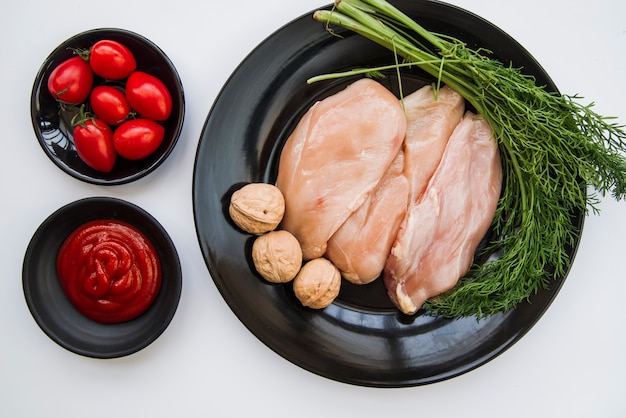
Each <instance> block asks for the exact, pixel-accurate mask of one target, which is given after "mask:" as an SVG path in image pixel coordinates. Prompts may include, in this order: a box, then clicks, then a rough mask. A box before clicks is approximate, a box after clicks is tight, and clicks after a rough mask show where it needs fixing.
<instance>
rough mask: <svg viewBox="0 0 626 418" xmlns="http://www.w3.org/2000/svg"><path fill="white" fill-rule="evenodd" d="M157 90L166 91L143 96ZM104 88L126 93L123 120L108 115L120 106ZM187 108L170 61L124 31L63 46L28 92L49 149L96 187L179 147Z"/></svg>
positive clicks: (151, 166)
mask: <svg viewBox="0 0 626 418" xmlns="http://www.w3.org/2000/svg"><path fill="white" fill-rule="evenodd" d="M96 45H98V46H100V49H99V50H97V49H96V47H95V46H96ZM115 45H122V46H123V47H125V49H126V53H130V58H132V60H131V61H134V62H133V63H131V64H133V65H131V64H128V62H125V63H119V61H116V60H119V55H120V54H119V51H115V50H114V46H115ZM112 48H113V49H112ZM122 52H123V51H122ZM115 53H118V56H117V57H116V56H115ZM107 54H109V55H110V56H109V57H108V58H110V60H109V61H108V62H107ZM81 60H82V63H81ZM127 61H128V60H127ZM84 64H86V65H87V67H85V65H84ZM64 66H65V67H64ZM59 67H61V68H59ZM58 68H59V69H58ZM55 69H58V70H56V71H55ZM72 77H73V78H72ZM90 77H91V79H90ZM68 80H70V81H68ZM151 83H153V84H151ZM155 86H156V87H155ZM142 87H145V88H144V89H143V90H142ZM155 90H156V91H162V92H164V93H163V95H162V96H159V95H157V96H151V95H150V94H151V93H148V94H146V92H150V91H155ZM106 91H108V92H113V93H115V92H118V93H119V94H118V95H119V96H121V98H122V100H124V99H125V103H126V106H129V108H128V109H127V110H128V113H127V114H125V115H124V116H123V117H122V119H120V120H114V121H110V117H111V115H110V113H116V112H119V111H120V110H119V109H118V107H119V106H114V104H112V103H111V101H110V100H111V99H110V96H107V95H106V94H104V93H105V92H106ZM142 92H143V93H142ZM92 95H93V96H94V98H92V97H91V96H92ZM115 97H116V96H115ZM98 98H100V106H98ZM102 98H104V99H102ZM106 98H109V99H108V100H109V102H107V99H106ZM166 99H167V100H166ZM94 100H95V102H94ZM164 102H167V103H165V104H164ZM130 103H132V106H130ZM107 104H108V106H109V108H108V109H107ZM118 105H119V103H118ZM164 106H167V109H166V110H163V109H164ZM102 108H104V110H102ZM155 109H156V110H155ZM102 112H104V113H102ZM107 113H109V115H107ZM184 113H185V101H184V93H183V86H182V82H181V80H180V77H179V75H178V72H177V71H176V68H175V67H174V65H173V63H172V62H171V60H170V59H169V58H168V57H167V55H166V54H165V53H164V52H163V51H162V50H161V49H160V48H159V47H158V46H157V45H155V44H154V43H153V42H152V41H150V40H148V39H147V38H145V37H143V36H141V35H138V34H136V33H134V32H131V31H128V30H124V29H114V28H106V29H93V30H89V31H86V32H82V33H80V34H77V35H75V36H73V37H71V38H69V39H68V40H66V41H65V42H63V43H62V44H60V45H59V46H58V47H57V48H56V49H54V51H52V53H51V54H50V55H49V56H48V57H47V58H46V60H45V61H44V63H43V65H42V66H41V68H40V69H39V72H38V73H37V76H36V78H35V82H34V85H33V90H32V95H31V119H32V123H33V128H34V130H35V134H36V135H37V138H38V140H39V144H40V145H41V147H42V148H43V150H44V152H45V153H46V155H47V156H48V157H49V158H50V160H52V162H54V163H55V164H56V165H57V166H58V167H59V168H60V169H61V170H63V171H64V172H66V173H67V174H69V175H71V176H73V177H75V178H77V179H79V180H82V181H85V182H88V183H92V184H98V185H117V184H124V183H129V182H131V181H134V180H137V179H139V178H141V177H144V176H145V175H147V174H149V173H150V172H152V171H154V170H155V169H156V168H157V167H158V166H159V165H161V163H163V161H164V160H165V159H166V158H167V157H168V156H169V154H170V153H171V152H172V150H173V148H174V146H175V145H176V143H177V141H178V138H179V136H180V132H181V130H182V125H183V120H184ZM107 116H108V117H109V121H107V122H104V120H106V119H107ZM105 125H106V126H105ZM122 126H123V128H122ZM114 144H115V146H114ZM77 148H78V149H77Z"/></svg>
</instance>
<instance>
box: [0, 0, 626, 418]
mask: <svg viewBox="0 0 626 418" xmlns="http://www.w3.org/2000/svg"><path fill="white" fill-rule="evenodd" d="M452 2H453V3H455V4H458V5H460V6H462V7H464V8H465V9H468V10H470V11H472V12H474V13H476V14H479V15H481V16H483V17H485V18H486V19H488V20H490V21H491V22H493V23H495V24H496V25H498V26H499V27H501V28H502V29H504V30H505V31H506V32H508V33H509V34H510V35H512V36H513V37H514V38H516V39H517V40H518V41H519V42H520V43H521V44H522V45H524V46H525V47H526V48H527V49H528V50H529V51H530V52H531V53H532V54H533V55H534V56H535V58H537V60H538V61H539V62H540V63H541V64H542V65H543V66H544V68H545V69H546V70H547V72H548V73H549V74H550V75H551V77H552V78H553V79H554V81H555V82H556V84H557V86H559V88H560V90H561V91H562V92H565V93H569V94H574V93H579V94H581V95H583V96H584V97H585V98H586V101H589V102H591V101H595V102H596V103H597V110H598V111H600V113H603V114H607V115H615V116H618V117H619V121H620V122H621V123H626V106H625V105H624V93H626V77H625V74H626V23H625V22H626V21H625V20H624V16H625V15H626V7H625V6H624V5H625V4H626V3H624V2H623V1H621V0H599V1H594V2H586V1H585V2H583V1H578V0H576V1H570V2H561V1H556V0H542V1H538V0H526V1H522V2H506V1H502V2H495V1H493V0H467V1H460V0H454V1H452ZM324 4H326V2H324V1H323V0H322V1H320V0H298V1H290V0H265V1H258V0H240V1H219V2H218V1H206V2H200V1H186V0H179V1H176V2H171V1H157V0H151V1H147V0H143V1H128V0H125V1H117V0H109V1H106V2H104V3H95V2H87V1H69V0H54V1H43V0H40V1H29V0H21V1H11V2H10V3H9V4H8V5H7V4H4V5H3V10H2V13H1V14H0V35H1V38H2V42H1V43H0V56H1V57H2V64H1V65H0V80H2V81H3V82H2V93H3V98H2V100H1V104H0V106H1V111H0V115H1V118H2V124H1V126H2V147H1V148H0V149H1V150H2V152H1V153H0V170H1V171H0V182H1V185H2V186H1V187H2V198H1V199H2V209H1V210H2V213H1V215H2V216H0V231H1V232H2V237H1V239H0V246H1V247H0V248H1V250H0V257H1V258H0V260H1V262H0V268H1V269H2V270H1V273H0V340H1V341H2V343H1V344H0V416H2V417H7V418H9V417H11V418H17V417H44V416H45V417H66V418H68V417H87V416H89V417H111V416H118V417H131V416H132V417H166V416H176V417H200V416H203V417H204V416H214V417H220V416H246V415H247V416H262V417H265V416H272V417H288V416H289V417H313V416H316V417H317V416H319V417H326V416H329V417H334V416H354V417H361V416H366V417H370V416H371V417H381V416H384V417H394V416H431V417H441V416H443V417H447V416H465V417H467V416H470V417H473V416H481V417H504V416H506V417H522V416H541V417H544V416H545V417H594V416H596V417H624V416H626V398H625V397H624V394H625V393H626V377H625V376H626V355H625V354H626V325H624V321H623V318H624V310H623V306H624V300H625V295H626V244H625V243H624V236H626V210H625V209H626V204H625V203H623V202H621V203H617V202H615V201H613V200H612V198H606V199H605V200H604V201H603V202H602V204H601V209H602V213H601V215H600V216H590V217H589V218H588V219H587V221H586V225H585V228H584V234H583V239H582V242H581V245H580V248H579V251H578V256H577V258H576V260H575V263H574V265H573V269H572V271H571V273H570V275H569V277H568V279H567V281H566V283H565V285H564V286H563V288H562V290H561V292H560V293H559V295H558V297H557V298H556V300H555V302H554V303H553V304H552V306H551V307H550V309H549V310H548V311H547V313H546V314H545V315H544V316H543V318H542V319H541V320H540V321H539V323H538V324H537V325H536V326H535V327H534V328H532V330H531V331H530V332H529V333H528V334H527V335H526V336H525V337H524V338H523V339H522V340H521V341H520V342H519V343H517V344H516V345H514V346H513V347H512V348H510V349H509V350H508V351H506V352H505V353H504V354H502V355H501V356H499V357H498V358H496V359H494V360H493V361H491V362H489V363H488V364H486V365H484V366H482V367H480V368H479V369H477V370H475V371H472V372H470V373H468V374H465V375H463V376H460V377H457V378H454V379H452V380H448V381H445V382H441V383H438V384H434V385H429V386H423V387H415V388H406V389H392V390H389V389H371V388H362V387H356V386H350V385H345V384H341V383H336V382H334V381H330V380H327V379H325V378H322V377H319V376H316V375H314V374H311V373H309V372H306V371H304V370H302V369H300V368H298V367H296V366H294V365H292V364H291V363H289V362H287V361H286V360H284V359H282V358H281V357H280V356H278V355H277V354H275V353H273V352H272V351H271V350H269V349H268V348H266V347H265V346H264V345H263V344H262V343H260V342H259V341H258V340H257V339H256V338H255V337H254V336H253V335H252V334H250V333H249V332H248V331H247V330H246V329H245V328H244V326H243V325H241V323H240V322H239V321H238V320H237V319H236V317H235V316H234V315H233V314H232V312H231V311H230V310H229V308H228V307H227V306H226V304H225V303H224V301H223V299H222V298H221V296H220V295H219V293H218V291H217V289H216V287H215V286H214V284H213V282H212V280H211V278H210V276H209V273H208V271H207V268H206V266H205V263H204V260H203V258H202V255H201V253H200V249H199V246H198V243H197V240H196V235H195V227H194V222H193V216H192V200H191V182H192V169H193V161H194V156H195V151H196V146H197V143H198V139H199V136H200V132H201V129H202V126H203V123H204V120H205V118H206V116H207V114H208V111H209V109H210V107H211V105H212V103H213V101H214V99H215V97H216V95H217V93H218V91H219V90H220V88H221V86H222V85H223V84H224V82H225V81H226V80H227V78H228V76H229V75H230V74H231V72H232V71H233V70H234V69H235V67H236V66H237V65H238V64H239V63H240V61H241V60H242V59H243V58H244V57H245V56H246V55H247V54H248V53H249V52H250V51H251V50H252V49H253V48H254V47H255V46H256V45H257V44H258V43H259V42H260V41H261V40H263V39H264V38H265V37H266V36H268V35H270V34H271V33H272V32H274V31H275V30H277V29H278V28H280V27H281V26H282V25H284V24H286V23H288V22H289V21H291V20H292V19H294V18H296V17H299V16H300V15H302V14H304V13H308V12H309V11H311V10H313V9H315V8H317V7H320V6H322V5H324ZM98 27H119V28H125V29H129V30H132V31H135V32H138V33H140V34H142V35H144V36H146V37H148V38H149V39H151V40H152V41H154V42H155V43H156V44H158V45H159V46H160V47H161V48H162V49H163V50H164V51H165V52H166V53H167V54H168V55H169V56H170V58H171V59H172V61H173V62H174V64H175V65H176V67H177V68H178V71H179V73H180V76H181V78H182V80H183V84H184V88H185V94H186V109H187V110H186V118H185V125H184V129H183V132H182V136H181V138H180V141H179V143H178V145H177V147H176V149H175V150H174V152H173V154H172V155H171V156H170V157H169V159H168V160H167V161H166V162H165V164H164V165H162V166H161V167H159V169H157V171H155V172H154V173H152V174H151V175H149V176H148V177H147V178H144V179H142V180H140V181H137V182H135V183H131V184H128V185H123V186H116V187H99V186H93V185H89V184H86V183H82V182H80V181H77V180H74V179H73V178H71V177H69V176H68V175H66V174H64V173H63V172H62V171H61V170H59V169H58V168H57V167H56V166H55V165H53V164H52V163H51V162H50V161H49V160H48V158H47V157H46V156H45V154H44V153H43V152H42V150H41V148H40V146H39V144H38V143H37V141H36V139H35V136H34V134H33V129H32V126H31V122H30V115H29V100H30V92H31V88H32V83H33V79H34V77H35V74H36V73H37V70H38V69H39V66H40V65H41V63H42V62H43V60H44V59H45V57H46V56H47V55H48V54H49V53H50V52H51V51H52V49H54V48H55V47H56V46H57V45H58V44H59V43H61V42H62V41H64V40H65V39H67V38H69V37H70V36H72V35H74V34H76V33H79V32H82V31H84V30H87V29H92V28H98ZM96 195H104V196H115V197H119V198H122V199H126V200H128V201H130V202H133V203H135V204H138V205H139V206H141V207H143V208H144V209H146V210H147V211H149V212H150V213H152V215H153V216H155V217H156V218H157V219H158V220H159V221H160V222H161V223H162V224H163V225H164V227H165V228H166V229H167V231H168V232H169V234H170V235H171V237H172V239H173V240H174V242H175V244H176V246H177V248H178V251H179V253H180V257H181V262H182V269H183V274H184V287H183V292H182V298H181V300H180V305H179V308H178V311H177V314H176V316H175V317H174V320H173V321H172V323H171V325H170V326H169V328H168V329H167V330H166V331H165V333H164V334H163V335H162V336H161V337H160V338H159V339H158V340H157V341H155V342H154V343H153V344H152V345H150V346H149V347H147V348H146V349H144V350H142V351H140V352H139V353H136V354H134V355H131V356H128V357H124V358H120V359H114V360H95V359H90V358H85V357H81V356H78V355H75V354H72V353H70V352H69V351H66V350H64V349H63V348H61V347H60V346H58V345H57V344H55V343H54V342H53V341H52V340H50V339H49V338H48V337H47V336H46V335H45V334H44V333H43V332H42V331H41V330H40V329H39V328H38V327H37V325H36V323H35V322H34V321H33V319H32V317H31V315H30V313H29V311H28V308H27V306H26V303H25V302H24V297H23V293H22V284H21V269H22V258H23V255H24V251H25V249H26V246H27V245H28V242H29V240H30V238H31V236H32V234H33V233H34V231H35V230H36V229H37V227H38V226H39V224H40V223H41V222H42V221H43V220H44V219H45V218H46V217H47V216H48V215H49V214H51V213H52V212H53V211H55V210H56V209H58V208H59V207H61V206H63V205H65V204H66V203H69V202H71V201H74V200H76V199H79V198H83V197H87V196H96Z"/></svg>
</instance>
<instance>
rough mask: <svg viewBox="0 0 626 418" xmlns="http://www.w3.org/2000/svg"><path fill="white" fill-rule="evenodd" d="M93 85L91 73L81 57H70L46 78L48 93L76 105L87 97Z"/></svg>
mask: <svg viewBox="0 0 626 418" xmlns="http://www.w3.org/2000/svg"><path fill="white" fill-rule="evenodd" d="M92 84H93V72H92V71H91V68H90V67H89V64H87V62H86V61H85V60H84V59H82V58H81V57H78V56H76V57H72V58H69V59H67V60H65V61H63V62H62V63H61V64H59V65H57V66H56V67H55V68H54V70H52V72H51V73H50V77H48V91H49V92H50V94H52V96H53V97H54V98H55V99H57V100H60V101H62V102H65V103H69V104H78V103H80V102H82V101H84V100H85V99H87V97H89V92H90V91H91V86H92Z"/></svg>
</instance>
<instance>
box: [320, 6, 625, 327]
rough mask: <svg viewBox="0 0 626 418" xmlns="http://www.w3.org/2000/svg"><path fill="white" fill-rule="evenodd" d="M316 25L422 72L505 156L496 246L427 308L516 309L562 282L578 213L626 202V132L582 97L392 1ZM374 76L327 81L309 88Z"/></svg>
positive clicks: (450, 312)
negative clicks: (465, 108) (481, 122)
mask: <svg viewBox="0 0 626 418" xmlns="http://www.w3.org/2000/svg"><path fill="white" fill-rule="evenodd" d="M314 19H315V20H317V21H320V22H323V23H325V24H326V26H327V29H328V30H329V32H331V33H334V32H333V30H332V26H337V27H343V28H345V29H348V30H350V31H353V32H355V33H357V34H359V35H362V36H364V37H365V38H368V39H370V40H372V41H374V42H376V43H378V44H380V45H382V46H384V47H386V48H387V49H389V50H390V51H393V53H394V54H395V56H399V57H402V59H403V62H402V63H397V62H396V64H395V65H390V68H391V67H394V66H395V67H396V68H397V67H399V66H415V67H418V68H420V69H421V70H423V71H425V72H426V73H428V74H430V75H431V76H432V77H433V78H434V79H435V80H436V82H435V87H436V88H437V87H438V86H441V85H442V84H446V85H448V86H450V87H451V88H453V89H454V90H456V91H457V92H459V93H460V94H461V95H462V96H463V97H464V98H465V100H466V101H467V102H468V103H469V104H470V105H471V106H473V107H474V109H475V110H476V111H477V113H479V114H480V116H481V117H482V118H484V119H485V120H486V121H487V122H489V124H490V125H491V128H492V130H493V133H494V138H495V140H496V141H497V144H498V147H499V149H500V154H501V157H502V166H503V172H504V179H503V188H502V195H501V197H500V200H499V202H498V207H497V210H496V214H495V216H494V220H493V223H492V228H493V231H494V232H495V233H494V235H495V236H496V238H494V239H493V240H491V242H490V243H489V244H488V246H487V247H486V248H485V250H484V251H485V253H486V254H489V253H497V254H498V255H497V257H490V258H489V260H488V261H487V262H485V263H482V264H478V263H476V264H475V265H473V266H472V268H471V269H470V271H469V272H468V274H466V275H465V277H463V278H461V280H459V282H458V284H457V286H456V287H455V288H454V289H453V290H452V291H450V292H447V293H445V294H443V295H441V296H439V297H436V298H433V299H431V300H430V301H428V302H427V304H426V305H425V307H426V308H427V309H429V310H430V311H431V312H432V313H434V314H437V315H442V316H447V317H457V316H477V317H479V318H480V317H485V316H489V315H493V314H495V313H497V312H503V311H507V310H510V309H512V308H514V307H515V306H517V305H518V304H519V303H520V302H523V301H525V300H528V299H529V298H530V297H531V296H532V295H533V294H534V293H536V292H538V291H539V290H541V289H547V288H549V286H550V283H551V281H552V278H553V277H564V275H565V274H566V272H567V270H568V269H569V267H570V264H571V260H570V256H569V251H568V248H571V247H572V246H575V243H576V240H577V239H578V238H579V236H578V234H579V232H580V231H579V230H578V227H577V225H575V222H574V218H573V214H576V213H582V214H584V215H586V214H588V213H589V209H591V210H593V212H594V213H597V212H598V211H599V209H598V203H599V202H600V199H599V196H600V195H601V196H604V195H606V194H607V193H611V194H612V195H613V197H614V198H615V199H617V200H622V199H624V197H626V158H625V155H626V154H625V151H626V134H625V132H624V127H623V126H622V125H618V124H617V123H615V121H614V119H615V118H612V117H603V116H601V115H599V114H597V113H596V112H594V110H593V104H590V105H582V104H580V103H579V102H578V99H580V97H578V96H568V95H561V94H559V93H556V92H551V91H548V90H546V89H545V88H544V87H543V86H538V85H536V83H535V79H534V78H533V77H531V76H528V75H524V74H523V73H522V72H521V70H520V69H518V68H513V67H512V66H511V65H508V66H507V65H504V64H503V63H502V62H500V61H498V60H497V59H493V58H491V57H490V52H489V51H487V50H484V49H471V48H469V47H468V46H467V45H466V44H465V43H464V42H463V41H461V40H458V39H455V38H453V37H448V36H445V35H441V34H435V33H432V32H430V31H428V30H426V29H425V28H424V27H422V26H421V25H420V24H418V23H417V22H416V21H415V20H413V19H412V18H410V17H408V16H407V15H406V14H404V13H403V12H401V11H400V10H398V9H397V8H395V7H394V6H393V5H391V4H390V3H388V2H386V1H385V0H336V2H335V4H334V7H333V8H332V10H318V11H316V12H315V13H314ZM359 72H362V73H363V74H370V73H371V72H372V69H361V70H358V69H357V70H354V71H350V72H347V73H338V74H329V75H323V76H320V77H316V78H313V79H311V80H309V82H315V81H319V80H322V79H327V78H333V77H343V76H346V75H354V74H358V73H359Z"/></svg>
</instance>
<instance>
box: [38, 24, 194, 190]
mask: <svg viewBox="0 0 626 418" xmlns="http://www.w3.org/2000/svg"><path fill="white" fill-rule="evenodd" d="M102 39H110V40H114V41H118V42H121V43H122V44H124V45H126V47H128V49H130V51H131V52H132V53H133V55H134V56H135V59H136V61H137V70H139V71H144V72H146V73H148V74H151V75H153V76H155V77H157V78H159V79H160V80H161V81H163V83H164V84H165V86H166V87H167V88H168V89H169V91H170V93H171V95H172V114H171V115H170V117H169V118H168V119H167V120H166V121H164V122H163V126H164V127H165V137H164V138H163V142H162V144H161V145H160V146H159V148H158V149H157V150H156V151H155V152H154V153H152V154H151V155H149V156H148V157H146V158H143V159H141V160H136V161H131V160H126V159H123V158H120V157H118V159H117V162H116V163H115V166H114V167H113V170H111V171H110V172H108V173H104V172H100V171H97V170H94V169H93V168H91V167H89V166H88V165H87V164H85V163H84V162H83V161H82V160H81V159H80V157H79V156H78V154H77V153H76V149H75V147H74V139H73V136H72V128H71V123H70V121H71V118H72V116H73V115H74V114H76V112H78V109H79V106H65V107H61V106H60V105H59V103H58V102H57V101H56V100H55V99H54V98H53V97H52V95H51V94H50V93H49V92H48V88H47V83H48V77H49V75H50V73H51V72H52V70H53V69H54V68H55V67H56V66H57V65H58V64H60V63H61V62H63V61H65V60H66V59H68V58H71V57H72V56H73V55H74V52H73V50H76V49H89V48H90V47H91V46H92V45H93V44H94V43H96V42H97V41H99V40H102ZM107 83H110V82H109V81H108V80H103V79H102V78H100V77H97V76H96V77H95V78H94V86H96V85H100V84H107ZM116 83H117V82H116ZM113 84H115V83H113ZM30 113H31V119H32V123H33V128H34V130H35V134H36V135H37V138H38V140H39V144H40V145H41V147H42V148H43V150H44V152H45V153H46V155H47V156H48V157H49V158H50V159H51V160H52V162H54V163H55V164H56V165H57V166H58V167H59V168H60V169H61V170H63V171H65V172H66V173H67V174H69V175H71V176H73V177H75V178H77V179H79V180H82V181H85V182H87V183H92V184H98V185H117V184H124V183H129V182H131V181H134V180H137V179H139V178H141V177H144V176H145V175H147V174H148V173H150V172H152V171H153V170H154V169H156V168H157V167H158V166H159V165H160V164H161V163H162V162H163V161H164V160H165V159H166V158H167V157H168V155H169V154H170V153H171V152H172V149H173V148H174V146H175V145H176V142H177V141H178V137H179V136H180V132H181V130H182V127H183V120H184V114H185V99H184V93H183V86H182V83H181V81H180V77H179V76H178V72H177V71H176V68H175V67H174V65H173V64H172V62H171V61H170V59H169V58H168V57H167V56H166V55H165V53H164V52H163V51H162V50H161V49H160V48H159V47H158V46H156V45H155V44H154V43H152V42H151V41H150V40H148V39H146V38H144V37H143V36H141V35H138V34H136V33H133V32H130V31H127V30H123V29H94V30H90V31H86V32H82V33H80V34H78V35H75V36H73V37H71V38H70V39H68V40H66V41H65V42H63V43H62V44H61V45H59V46H58V47H57V48H56V49H55V50H54V51H52V53H51V54H50V55H49V56H48V58H46V60H45V61H44V63H43V65H42V66H41V68H40V69H39V72H38V73H37V77H36V78H35V83H34V85H33V90H32V94H31V105H30Z"/></svg>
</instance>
